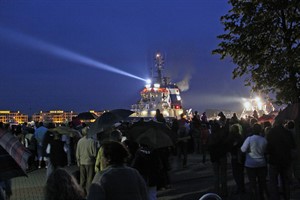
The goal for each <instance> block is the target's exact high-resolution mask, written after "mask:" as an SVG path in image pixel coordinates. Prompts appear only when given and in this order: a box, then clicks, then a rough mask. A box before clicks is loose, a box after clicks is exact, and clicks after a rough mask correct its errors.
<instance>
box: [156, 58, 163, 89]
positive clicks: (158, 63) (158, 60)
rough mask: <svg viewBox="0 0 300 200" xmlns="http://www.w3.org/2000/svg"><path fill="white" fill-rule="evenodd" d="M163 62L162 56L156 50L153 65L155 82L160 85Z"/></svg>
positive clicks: (161, 82)
mask: <svg viewBox="0 0 300 200" xmlns="http://www.w3.org/2000/svg"><path fill="white" fill-rule="evenodd" d="M163 64H164V58H163V56H162V55H161V54H160V53H159V52H158V53H156V55H155V67H156V71H157V77H156V78H157V83H159V84H160V85H162V84H163V76H162V70H163Z"/></svg>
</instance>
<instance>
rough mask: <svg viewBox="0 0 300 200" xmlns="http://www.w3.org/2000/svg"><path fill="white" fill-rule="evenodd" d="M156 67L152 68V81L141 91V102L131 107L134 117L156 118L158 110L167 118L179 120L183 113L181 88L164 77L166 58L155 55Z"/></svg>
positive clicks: (158, 54)
mask: <svg viewBox="0 0 300 200" xmlns="http://www.w3.org/2000/svg"><path fill="white" fill-rule="evenodd" d="M154 60H155V66H154V67H152V68H151V70H150V71H151V80H149V81H148V82H147V84H146V85H145V87H144V88H143V89H142V90H141V91H140V95H141V98H140V100H139V101H138V102H137V103H136V104H133V105H132V106H131V110H132V111H133V112H134V114H133V115H132V117H143V118H147V117H151V118H152V117H154V116H155V113H156V110H157V109H159V110H160V112H161V113H162V114H163V116H164V117H166V118H178V117H179V116H180V114H182V113H183V108H182V99H181V96H180V89H179V87H178V86H177V85H176V84H175V83H172V82H171V79H170V77H166V76H163V69H164V57H163V56H162V55H161V54H160V53H156V55H155V58H154Z"/></svg>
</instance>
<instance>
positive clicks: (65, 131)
mask: <svg viewBox="0 0 300 200" xmlns="http://www.w3.org/2000/svg"><path fill="white" fill-rule="evenodd" d="M48 131H50V132H53V133H54V132H57V133H59V134H62V135H67V136H69V137H81V134H80V132H79V131H77V130H75V129H73V128H70V127H67V126H58V127H55V128H52V129H48Z"/></svg>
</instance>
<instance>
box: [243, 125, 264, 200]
mask: <svg viewBox="0 0 300 200" xmlns="http://www.w3.org/2000/svg"><path fill="white" fill-rule="evenodd" d="M261 132H262V127H261V125H260V124H257V123H256V124H254V125H253V128H252V133H253V135H252V136H249V137H248V138H246V140H245V141H244V143H243V145H242V147H241V151H242V152H245V153H246V161H245V167H246V171H247V175H248V179H249V183H250V190H251V191H250V192H251V199H255V200H256V199H257V200H262V199H265V194H266V195H267V196H268V191H267V184H266V177H267V162H266V158H265V152H266V147H267V140H266V139H265V138H264V137H262V136H261V135H260V134H261ZM257 186H258V188H257Z"/></svg>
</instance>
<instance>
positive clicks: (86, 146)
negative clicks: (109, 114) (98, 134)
mask: <svg viewBox="0 0 300 200" xmlns="http://www.w3.org/2000/svg"><path fill="white" fill-rule="evenodd" d="M87 131H88V128H87V127H85V128H83V129H82V135H83V137H82V138H81V139H80V140H79V141H78V143H77V149H76V159H77V165H78V166H79V170H80V186H81V187H82V188H83V189H84V191H85V193H86V194H87V192H88V191H89V187H90V185H91V183H92V181H93V178H94V174H95V172H94V166H95V161H96V156H97V145H96V141H94V140H93V139H92V138H88V137H87Z"/></svg>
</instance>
